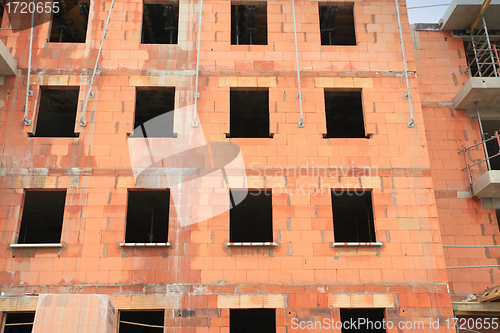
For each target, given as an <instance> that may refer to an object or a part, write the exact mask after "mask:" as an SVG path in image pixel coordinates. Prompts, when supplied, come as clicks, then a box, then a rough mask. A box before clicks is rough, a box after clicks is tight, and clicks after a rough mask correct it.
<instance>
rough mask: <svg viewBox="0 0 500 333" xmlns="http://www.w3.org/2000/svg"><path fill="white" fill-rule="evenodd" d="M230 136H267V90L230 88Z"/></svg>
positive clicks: (268, 135)
mask: <svg viewBox="0 0 500 333" xmlns="http://www.w3.org/2000/svg"><path fill="white" fill-rule="evenodd" d="M229 121H230V124H229V131H230V137H231V138H269V137H270V134H269V90H268V89H265V90H260V89H259V90H236V89H234V90H233V89H232V90H231V95H230V119H229Z"/></svg>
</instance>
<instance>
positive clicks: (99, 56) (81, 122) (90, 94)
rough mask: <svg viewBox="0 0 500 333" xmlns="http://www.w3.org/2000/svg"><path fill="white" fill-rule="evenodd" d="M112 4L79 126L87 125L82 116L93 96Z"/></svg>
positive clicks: (112, 3)
mask: <svg viewBox="0 0 500 333" xmlns="http://www.w3.org/2000/svg"><path fill="white" fill-rule="evenodd" d="M114 4H115V0H112V1H111V7H110V8H109V13H108V20H107V21H106V26H105V27H104V34H103V35H102V39H101V46H100V47H99V53H98V54H97V60H96V61H95V66H94V71H93V72H92V78H91V79H90V85H89V90H88V91H87V98H86V99H85V104H84V105H83V110H82V116H81V117H80V126H82V127H85V126H87V121H86V120H84V119H83V118H85V112H86V111H87V105H88V103H89V98H90V97H93V96H94V94H93V93H92V91H91V90H92V85H93V84H94V77H95V73H96V71H97V66H98V65H99V59H100V58H101V53H102V45H103V44H104V38H106V32H107V31H108V24H109V19H110V18H111V12H112V11H113V5H114Z"/></svg>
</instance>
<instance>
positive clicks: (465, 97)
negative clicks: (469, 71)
mask: <svg viewBox="0 0 500 333" xmlns="http://www.w3.org/2000/svg"><path fill="white" fill-rule="evenodd" d="M476 101H478V102H479V104H478V105H479V109H499V108H500V77H471V78H470V79H469V81H467V82H466V83H465V84H464V86H463V87H462V89H460V91H459V92H458V94H457V95H456V96H455V98H453V105H454V106H455V109H457V110H471V109H474V110H475V109H476V105H475V104H474V103H475V102H476Z"/></svg>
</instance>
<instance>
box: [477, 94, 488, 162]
mask: <svg viewBox="0 0 500 333" xmlns="http://www.w3.org/2000/svg"><path fill="white" fill-rule="evenodd" d="M474 104H476V112H477V122H478V123H479V130H480V131H481V141H482V142H483V149H484V156H486V165H487V166H488V171H490V170H491V164H490V160H489V157H488V149H487V148H486V141H485V139H484V132H483V124H482V123H481V116H480V115H479V106H478V101H475V102H474Z"/></svg>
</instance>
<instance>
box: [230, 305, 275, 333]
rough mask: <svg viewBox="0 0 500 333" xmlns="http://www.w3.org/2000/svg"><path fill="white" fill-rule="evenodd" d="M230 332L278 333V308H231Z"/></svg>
mask: <svg viewBox="0 0 500 333" xmlns="http://www.w3.org/2000/svg"><path fill="white" fill-rule="evenodd" d="M229 332H230V333H243V332H259V333H276V309H230V310H229Z"/></svg>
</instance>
